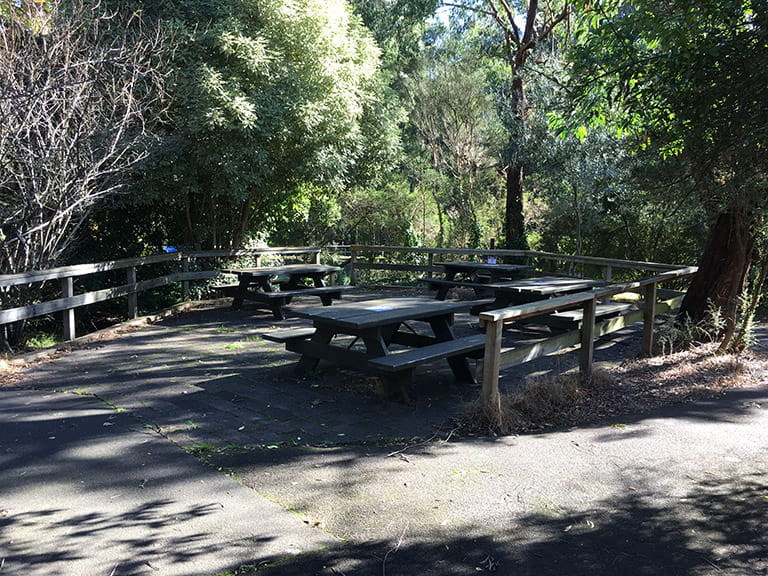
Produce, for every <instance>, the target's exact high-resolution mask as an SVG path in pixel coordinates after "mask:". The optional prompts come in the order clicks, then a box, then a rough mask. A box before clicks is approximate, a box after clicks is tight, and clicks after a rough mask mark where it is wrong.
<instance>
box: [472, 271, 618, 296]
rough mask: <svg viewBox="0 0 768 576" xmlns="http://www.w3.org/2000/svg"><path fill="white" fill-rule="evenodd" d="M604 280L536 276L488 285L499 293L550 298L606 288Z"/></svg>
mask: <svg viewBox="0 0 768 576" xmlns="http://www.w3.org/2000/svg"><path fill="white" fill-rule="evenodd" d="M605 285H606V282H605V281H604V280H593V279H591V278H571V277H568V276H536V277H533V278H523V279H522V280H512V281H509V282H491V283H489V284H486V285H485V286H487V287H488V288H490V289H492V290H495V291H498V292H515V293H519V294H539V295H541V296H550V295H552V294H563V293H567V292H580V291H582V290H588V289H590V288H597V287H600V286H605Z"/></svg>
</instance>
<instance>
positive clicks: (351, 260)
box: [349, 246, 357, 286]
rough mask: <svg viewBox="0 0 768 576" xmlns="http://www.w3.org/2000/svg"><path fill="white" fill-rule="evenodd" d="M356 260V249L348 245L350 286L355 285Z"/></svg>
mask: <svg viewBox="0 0 768 576" xmlns="http://www.w3.org/2000/svg"><path fill="white" fill-rule="evenodd" d="M356 262H357V250H356V249H355V247H354V246H350V247H349V283H350V284H351V285H352V286H357V268H356V266H355V264H356Z"/></svg>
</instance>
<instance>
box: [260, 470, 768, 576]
mask: <svg viewBox="0 0 768 576" xmlns="http://www.w3.org/2000/svg"><path fill="white" fill-rule="evenodd" d="M767 489H768V484H767V480H766V478H765V477H764V476H762V475H755V476H751V477H746V478H741V479H738V480H736V481H734V482H728V483H720V482H718V481H716V480H710V481H706V482H703V483H701V484H700V485H698V486H696V487H695V488H694V489H693V490H691V491H690V492H689V493H688V494H686V495H685V497H684V498H680V499H670V498H666V497H664V496H663V495H655V494H646V495H643V494H640V493H628V494H626V495H625V496H623V497H621V498H616V499H607V500H605V501H602V502H599V503H598V504H597V505H596V506H594V507H592V508H590V509H588V510H584V511H576V512H571V513H563V514H560V515H557V516H556V517H553V516H543V515H539V514H536V515H529V516H525V517H522V518H517V519H514V521H510V523H509V528H507V529H504V530H499V531H495V532H493V533H490V534H488V533H486V534H483V528H482V527H481V526H465V527H463V528H462V530H459V531H458V532H464V533H465V535H459V536H456V535H455V533H456V531H454V535H452V536H451V537H447V538H440V537H434V536H429V535H418V534H416V535H411V534H408V533H407V532H404V533H403V535H402V539H398V540H391V541H369V542H349V543H346V544H343V545H339V546H336V547H333V548H331V549H327V550H323V551H318V552H314V553H309V554H304V555H301V556H298V557H295V558H292V559H291V560H289V561H286V562H284V563H282V564H280V565H278V566H274V567H271V568H267V569H264V570H259V571H258V573H259V574H262V573H264V574H280V575H294V574H295V575H299V574H301V575H310V574H318V575H331V574H334V575H336V574H386V575H388V576H396V575H411V574H420V575H435V576H437V575H441V576H452V575H456V576H458V575H466V574H475V573H486V572H495V573H497V574H504V575H510V576H512V575H514V576H528V575H530V576H534V575H535V576H549V575H552V576H562V575H564V574H567V575H569V576H581V575H583V576H594V575H596V574H623V575H626V576H634V575H637V576H641V575H642V576H647V575H676V574H678V575H693V574H713V575H714V574H731V575H737V574H740V575H742V574H766V573H768V534H767V533H766V530H765V526H766V522H768V500H766V498H765V494H766V490H767Z"/></svg>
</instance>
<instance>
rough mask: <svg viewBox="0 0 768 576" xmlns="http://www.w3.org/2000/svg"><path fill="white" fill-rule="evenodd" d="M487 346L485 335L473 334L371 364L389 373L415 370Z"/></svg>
mask: <svg viewBox="0 0 768 576" xmlns="http://www.w3.org/2000/svg"><path fill="white" fill-rule="evenodd" d="M484 346H485V334H473V335H471V336H464V337H462V338H456V339H454V340H447V341H445V342H436V343H435V344H430V345H429V346H422V347H420V348H410V349H408V350H405V351H402V352H393V353H391V354H388V355H386V356H382V357H381V358H373V359H371V360H370V363H371V364H372V365H373V366H375V367H377V368H380V369H382V370H384V371H387V372H397V371H400V370H406V369H409V368H415V367H416V366H418V365H420V364H424V363H427V362H431V361H433V360H440V359H442V358H449V357H451V356H458V355H466V354H469V353H471V352H477V351H478V350H482V349H483V348H484Z"/></svg>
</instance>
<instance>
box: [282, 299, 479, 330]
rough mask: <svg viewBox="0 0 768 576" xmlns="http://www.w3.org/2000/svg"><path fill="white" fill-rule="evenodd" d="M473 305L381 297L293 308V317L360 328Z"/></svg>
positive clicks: (457, 310)
mask: <svg viewBox="0 0 768 576" xmlns="http://www.w3.org/2000/svg"><path fill="white" fill-rule="evenodd" d="M476 304H477V301H476V300H474V301H450V302H446V301H442V300H435V299H433V298H424V297H413V298H380V299H376V300H365V301H361V302H345V303H343V304H338V305H336V306H329V307H316V308H303V309H295V310H293V314H294V315H296V316H299V317H301V318H308V319H310V320H313V321H314V322H315V323H317V324H323V325H326V326H332V327H337V328H354V329H361V328H375V327H378V326H385V325H388V324H393V323H396V322H404V321H406V320H425V319H429V318H433V317H435V316H442V315H446V314H452V313H454V312H462V311H465V310H469V309H470V308H471V307H472V306H474V305H476Z"/></svg>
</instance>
